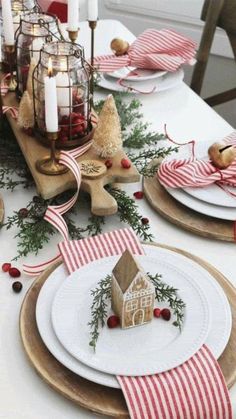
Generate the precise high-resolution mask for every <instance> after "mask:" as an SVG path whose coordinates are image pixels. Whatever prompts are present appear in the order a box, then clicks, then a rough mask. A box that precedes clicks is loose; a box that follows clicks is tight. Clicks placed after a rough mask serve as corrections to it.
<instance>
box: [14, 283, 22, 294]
mask: <svg viewBox="0 0 236 419" xmlns="http://www.w3.org/2000/svg"><path fill="white" fill-rule="evenodd" d="M22 288H23V285H22V283H21V282H20V281H15V282H13V284H12V289H13V291H14V292H16V293H18V292H21V290H22Z"/></svg>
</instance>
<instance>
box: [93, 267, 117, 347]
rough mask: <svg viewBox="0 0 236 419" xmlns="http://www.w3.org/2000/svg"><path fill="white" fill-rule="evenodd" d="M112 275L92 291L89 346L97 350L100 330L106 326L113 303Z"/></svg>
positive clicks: (101, 281) (102, 280)
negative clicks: (110, 304)
mask: <svg viewBox="0 0 236 419" xmlns="http://www.w3.org/2000/svg"><path fill="white" fill-rule="evenodd" d="M111 279H112V276H111V275H107V276H106V278H104V279H101V280H100V281H99V282H98V286H97V287H96V288H95V289H94V290H92V291H91V295H92V296H93V302H92V306H91V315H92V320H91V322H89V323H88V325H89V326H90V328H91V331H90V342H89V345H90V346H92V348H93V349H94V351H95V349H96V344H97V340H98V337H99V329H100V327H103V326H104V325H105V321H106V318H107V310H108V305H109V301H111Z"/></svg>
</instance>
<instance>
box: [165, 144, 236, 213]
mask: <svg viewBox="0 0 236 419" xmlns="http://www.w3.org/2000/svg"><path fill="white" fill-rule="evenodd" d="M212 143H213V141H212V140H211V141H204V142H197V143H195V155H196V157H197V158H198V159H202V158H204V160H208V157H207V155H208V148H209V147H210V146H211V144H212ZM190 153H191V152H190V149H189V147H184V146H183V147H180V148H179V151H178V154H177V157H176V153H173V154H172V155H170V156H168V160H170V159H172V158H173V159H176V158H177V159H179V158H180V159H182V158H189V157H190V155H191V154H190ZM227 189H228V190H229V191H230V192H232V193H234V194H235V197H233V196H231V195H230V194H228V193H227V192H225V191H224V190H223V189H221V188H220V187H219V186H217V185H216V184H212V185H209V186H207V187H204V188H183V190H184V191H185V192H186V193H188V194H189V195H191V196H193V197H194V198H197V199H199V200H201V201H203V202H206V203H208V204H213V205H217V206H220V207H227V208H228V207H229V208H236V188H233V187H229V186H227ZM199 212H200V211H199Z"/></svg>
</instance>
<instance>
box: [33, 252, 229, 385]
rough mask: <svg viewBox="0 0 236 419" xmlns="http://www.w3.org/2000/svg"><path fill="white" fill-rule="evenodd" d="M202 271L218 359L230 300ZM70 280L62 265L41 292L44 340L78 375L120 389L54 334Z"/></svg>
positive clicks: (210, 344) (223, 344) (40, 326)
mask: <svg viewBox="0 0 236 419" xmlns="http://www.w3.org/2000/svg"><path fill="white" fill-rule="evenodd" d="M156 249H157V248H156V247H154V246H149V245H145V252H146V254H148V255H150V256H153V257H155V254H156V251H157V250H156ZM172 253H173V252H172ZM182 258H183V259H184V260H183V263H185V262H186V258H185V257H184V256H182ZM187 260H188V259H187ZM198 266H199V265H198ZM199 267H200V266H199ZM200 268H201V267H200ZM201 269H202V270H203V271H204V275H201V278H200V282H199V283H200V285H201V286H203V287H204V290H205V295H206V297H207V299H208V300H209V304H210V310H211V319H212V322H211V328H210V331H209V334H208V336H207V339H206V342H205V343H206V345H207V346H208V348H209V349H210V350H211V351H212V353H213V355H214V356H215V358H216V359H218V358H219V357H220V355H221V354H222V352H223V351H224V349H225V347H226V345H227V342H228V339H229V336H230V333H231V327H232V317H231V311H230V306H229V303H228V300H227V298H226V296H225V294H224V292H223V290H222V288H221V287H220V286H219V284H218V282H217V281H215V279H214V278H213V277H212V276H211V275H210V274H209V273H208V272H207V271H206V270H204V269H203V268H201ZM66 278H67V271H66V269H65V267H64V265H61V266H59V267H58V268H57V269H56V270H55V271H54V272H53V273H52V274H51V275H50V276H49V278H48V279H47V281H46V282H45V283H44V285H43V287H42V288H41V290H40V293H39V296H38V299H37V304H36V321H37V326H38V329H39V333H40V336H41V338H42V340H43V342H44V343H45V345H46V346H47V348H48V349H49V351H50V352H51V353H52V354H53V356H54V357H55V358H56V359H57V360H58V361H59V362H61V363H62V364H63V365H64V366H65V367H67V368H69V369H70V370H71V371H73V372H74V373H76V374H78V375H80V376H81V377H84V378H86V379H87V380H90V381H93V382H95V383H98V384H101V385H105V386H107V387H114V388H119V384H118V381H117V379H116V377H115V376H113V375H110V374H106V373H103V372H101V371H97V370H94V369H93V368H90V367H88V366H87V365H85V364H83V363H81V362H80V361H78V360H76V359H75V358H74V357H73V356H72V355H70V354H69V352H67V351H66V350H65V349H64V347H63V346H62V345H61V343H60V342H59V340H58V339H57V337H56V335H55V333H54V330H53V328H52V324H51V305H52V301H53V298H54V296H55V294H56V292H57V290H58V289H59V287H60V286H61V285H62V283H63V282H64V280H65V279H66ZM212 302H214V304H212Z"/></svg>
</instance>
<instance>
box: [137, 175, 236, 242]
mask: <svg viewBox="0 0 236 419" xmlns="http://www.w3.org/2000/svg"><path fill="white" fill-rule="evenodd" d="M143 189H144V193H145V196H146V198H147V200H148V202H149V203H150V204H151V206H152V207H153V208H154V209H155V210H156V211H157V212H158V213H159V214H161V215H162V216H163V217H164V218H166V219H167V220H168V221H170V222H172V223H174V224H176V225H177V226H179V227H182V228H184V229H185V230H188V231H190V232H192V233H196V234H199V235H200V236H203V237H210V238H213V239H217V240H224V241H230V242H233V241H235V239H234V223H233V222H232V221H226V220H220V219H218V218H214V217H209V216H207V215H204V214H200V213H198V212H196V211H193V210H191V209H190V208H188V207H186V206H185V205H182V204H181V203H179V202H178V201H176V200H175V199H174V198H173V197H172V196H171V195H170V194H168V192H167V191H166V190H165V188H163V186H162V185H161V184H160V182H159V181H158V179H157V178H156V177H153V178H145V179H144V182H143Z"/></svg>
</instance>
